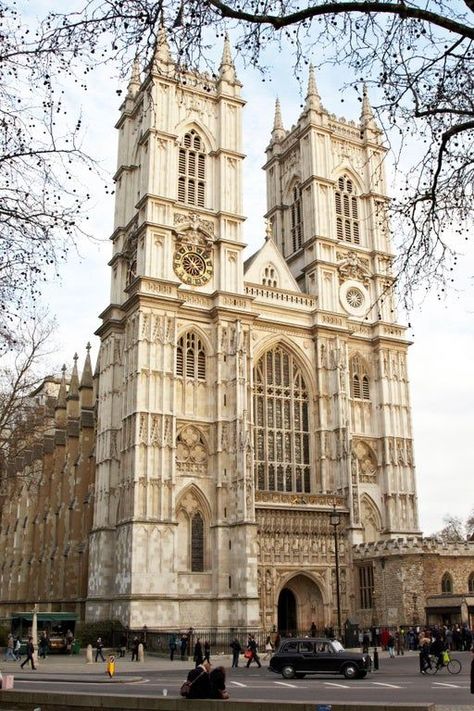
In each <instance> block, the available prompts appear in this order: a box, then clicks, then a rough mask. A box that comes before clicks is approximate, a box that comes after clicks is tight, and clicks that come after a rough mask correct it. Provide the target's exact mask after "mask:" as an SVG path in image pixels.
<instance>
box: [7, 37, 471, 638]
mask: <svg viewBox="0 0 474 711" xmlns="http://www.w3.org/2000/svg"><path fill="white" fill-rule="evenodd" d="M240 92H241V84H240V82H239V80H238V78H237V76H236V73H235V68H234V65H233V61H232V57H231V51H230V46H229V43H228V41H227V40H226V41H225V45H224V52H223V56H222V61H221V65H220V68H219V71H218V74H217V76H216V78H213V79H211V78H210V77H209V76H207V75H200V74H198V73H193V72H190V71H189V70H187V69H181V68H180V67H179V66H177V65H176V63H175V62H174V60H173V58H172V57H171V55H170V51H169V48H168V45H167V41H166V36H165V33H164V31H162V32H161V33H160V36H159V38H158V42H157V48H156V52H155V56H154V60H153V62H152V64H151V65H150V66H149V67H148V68H147V70H146V72H145V73H144V75H142V74H141V72H140V68H139V67H138V66H137V65H135V67H134V69H133V72H132V76H131V79H130V82H129V85H128V91H127V95H126V98H125V100H124V103H123V105H122V107H121V115H120V118H119V120H118V123H117V129H118V134H119V146H118V164H117V172H116V176H115V179H116V187H117V190H116V206H115V225H114V231H113V234H112V238H111V239H112V243H113V255H112V259H111V261H110V282H111V289H110V303H109V305H108V306H107V308H106V309H105V310H104V311H103V312H102V314H101V318H102V325H101V326H100V328H99V330H98V332H97V333H98V335H99V336H100V339H101V346H100V353H99V358H98V364H97V370H96V374H95V376H94V403H95V405H94V408H95V410H94V413H95V414H94V417H95V424H94V426H95V430H94V438H95V439H94V447H93V451H92V452H90V451H89V452H88V454H87V456H85V455H83V456H82V458H81V456H80V451H79V454H77V453H76V455H75V457H76V460H77V461H79V462H82V466H83V468H84V473H85V474H84V475H85V476H87V477H88V483H87V485H84V483H83V484H82V488H81V490H80V491H81V495H80V496H74V495H73V493H72V492H73V490H74V487H79V483H77V482H79V479H78V478H77V468H76V469H75V470H74V472H75V474H74V472H73V469H71V466H72V464H71V461H72V458H71V457H68V455H67V451H66V453H64V452H63V454H62V455H61V457H62V459H61V461H62V462H63V464H62V465H61V466H59V465H57V466H56V470H55V471H56V473H55V477H56V479H58V480H59V479H61V472H63V476H64V477H65V478H66V479H67V478H68V477H69V479H68V481H69V482H70V484H69V485H68V487H67V498H68V502H67V504H65V505H64V516H65V521H66V523H64V524H58V523H55V524H54V526H55V528H54V536H53V534H51V536H53V538H54V540H55V543H54V546H53V543H51V540H49V538H48V535H49V534H47V533H46V531H47V530H49V529H47V525H48V524H47V521H48V516H49V515H51V516H53V515H57V514H56V511H57V510H58V507H57V506H56V511H55V512H52V511H51V512H49V509H48V512H47V513H46V514H45V515H43V514H42V518H41V517H39V518H38V519H37V524H38V526H37V528H36V531H35V530H32V533H31V546H30V550H29V551H28V554H27V558H28V560H24V556H23V554H22V553H21V552H20V551H16V552H15V551H13V552H12V554H11V562H9V563H7V565H5V564H4V565H3V569H2V570H1V571H0V573H1V578H0V584H1V586H3V587H1V588H0V590H1V599H2V604H3V607H4V610H5V609H7V608H8V609H9V610H11V609H15V604H14V602H15V601H19V600H20V597H21V598H22V605H26V604H30V603H31V602H32V600H28V592H27V591H28V586H27V585H23V586H21V585H17V584H16V583H15V581H16V580H18V579H21V580H22V581H23V583H24V582H25V580H26V579H27V577H28V575H30V574H31V571H33V570H34V569H39V561H43V560H46V559H48V560H50V561H51V555H53V557H54V556H55V555H57V556H58V558H59V557H61V556H62V559H66V563H64V560H63V566H64V565H66V564H67V558H68V557H70V556H76V558H77V559H79V558H80V560H81V561H82V564H81V567H80V568H77V566H75V565H72V566H71V568H70V570H71V573H70V574H71V575H72V576H74V575H75V574H76V575H82V579H81V581H78V582H77V584H76V585H74V584H73V583H72V582H70V584H69V587H68V588H67V590H66V589H62V590H61V591H59V590H57V591H56V593H55V597H54V600H53V599H50V600H48V598H47V593H46V590H45V591H44V594H43V593H42V594H41V595H40V594H39V591H38V594H37V596H36V597H37V598H38V599H39V601H40V603H41V604H44V605H45V606H46V607H47V608H48V609H76V610H77V611H78V612H80V614H81V616H82V617H84V618H85V619H88V620H99V619H118V620H121V621H122V622H123V624H126V625H129V626H130V627H132V628H138V627H142V626H143V625H147V627H149V628H163V629H170V630H173V629H185V628H187V627H188V626H190V625H192V626H194V627H199V626H203V627H214V628H218V629H219V628H220V629H231V628H239V629H250V630H252V629H256V628H260V629H266V630H271V629H273V628H275V629H282V630H289V629H294V630H296V629H298V630H305V629H309V627H310V626H311V623H312V622H314V623H315V624H316V626H317V627H318V628H319V629H322V628H324V627H325V626H328V625H336V621H337V617H336V598H337V595H336V592H337V591H336V574H335V573H336V570H335V545H334V541H335V537H337V545H338V558H339V560H338V563H339V565H338V572H339V593H340V612H341V615H342V619H343V620H345V619H346V618H353V619H357V620H358V621H359V622H360V623H361V624H364V625H369V624H375V623H376V624H396V623H400V622H403V623H410V624H411V623H413V622H421V621H423V620H424V618H425V617H426V610H427V598H428V596H429V595H436V594H437V593H438V592H439V593H441V592H442V590H441V588H440V589H439V590H438V582H439V581H438V579H437V578H436V575H438V577H439V580H441V578H442V576H443V574H444V572H445V571H446V570H449V571H454V572H451V573H450V575H452V582H453V586H454V587H456V588H457V587H458V586H459V589H460V590H461V588H462V589H463V590H464V589H465V591H466V592H468V586H469V584H470V583H469V582H468V578H467V577H466V581H464V580H463V579H461V578H462V575H463V574H462V573H461V572H459V580H458V572H457V571H458V570H459V571H462V570H463V569H464V570H467V568H466V567H465V566H466V560H468V561H469V560H470V563H468V565H472V550H471V548H472V545H471V547H469V546H468V547H467V548H464V549H463V548H462V546H460V547H459V546H458V548H456V549H455V547H449V546H448V547H446V549H445V552H444V553H443V552H442V551H441V552H440V550H439V547H437V546H436V544H435V543H433V541H431V540H430V539H424V538H423V537H422V535H421V532H420V530H419V522H418V507H417V493H416V481H415V469H414V461H413V441H412V429H411V414H410V399H409V381H408V376H407V348H408V341H407V338H406V332H405V328H404V327H403V326H402V325H400V324H399V323H398V322H397V316H396V309H395V305H394V302H393V297H392V286H393V275H392V270H391V264H392V258H393V252H392V247H391V243H390V232H389V229H388V224H387V205H388V196H387V188H386V182H385V175H384V168H383V162H384V156H385V152H386V148H385V147H384V144H383V140H382V132H381V130H380V128H379V127H378V125H377V123H376V121H375V119H374V116H373V113H372V110H371V106H370V103H369V100H368V97H367V96H366V95H364V99H363V103H362V113H361V116H360V120H359V121H358V122H353V121H345V120H343V119H340V118H336V116H334V115H333V114H330V113H328V111H327V110H326V109H325V108H324V106H323V105H322V103H321V98H320V96H319V94H318V90H317V86H316V82H315V77H314V72H313V70H312V69H310V71H309V76H308V86H307V96H306V102H305V105H304V108H303V110H302V113H301V116H300V117H299V119H298V122H297V123H296V125H295V126H294V127H292V128H291V130H286V129H285V128H284V126H283V123H282V118H281V113H280V106H279V104H278V102H277V104H276V108H275V117H274V126H273V130H272V133H271V137H270V141H269V144H268V147H267V149H266V162H265V166H264V169H265V172H266V180H267V203H266V206H264V205H262V212H263V211H265V213H266V219H267V229H266V234H265V235H262V239H261V247H260V249H259V250H258V251H257V252H256V253H255V254H253V255H252V256H251V257H250V258H248V259H247V260H246V261H245V260H244V256H243V251H244V247H245V244H244V241H243V235H242V232H243V223H244V219H245V218H244V213H243V205H242V162H243V160H244V155H243V152H242V135H241V134H242V132H241V113H242V108H243V105H244V101H243V100H242V98H241V93H240ZM87 367H88V369H90V365H88V366H87ZM76 378H77V375H76ZM89 380H90V378H89V377H88V378H87V383H86V385H84V388H83V394H85V395H87V393H89V390H90V387H92V386H90V385H89ZM78 382H79V381H77V382H75V388H76V389H77V384H78ZM61 387H63V388H64V387H65V385H64V383H62V384H61ZM87 388H89V389H87ZM85 395H84V397H85ZM88 397H89V396H88V395H87V397H85V400H86V405H87V408H88V409H89V411H90V409H91V403H90V401H89V399H88ZM62 398H63V400H64V402H65V403H67V402H68V401H67V393H65V392H63V394H62ZM64 407H65V408H66V405H65V406H64ZM67 407H68V408H69V410H67V409H65V410H64V412H65V413H66V414H68V412H69V411H70V413H71V417H72V419H75V420H77V421H78V423H79V424H78V428H77V430H74V428H71V427H69V425H67V423H66V424H64V422H62V421H60V422H59V425H58V422H56V424H55V423H54V422H53V424H52V429H53V441H52V443H51V442H50V445H49V446H50V447H53V448H54V446H59V445H61V446H63V445H64V446H65V447H66V448H67V447H68V442H69V440H70V441H71V442H72V438H73V437H75V436H77V437H79V436H80V433H81V431H82V430H81V427H82V426H83V425H84V422H85V423H86V425H87V426H88V427H90V418H89V419H87V418H86V420H84V419H81V412H82V410H81V407H80V406H79V409H77V408H76V409H75V407H76V406H73V404H68V405H67ZM76 410H77V411H76ZM56 419H57V418H56ZM81 423H82V425H81ZM58 426H59V427H63V429H64V430H65V434H64V438H63V439H64V442H63V439H61V438H60V439H61V441H59V440H57V441H56V444H55V442H54V428H55V427H56V428H57V427H58ZM84 426H85V425H84ZM88 432H89V430H88ZM87 441H88V440H87ZM89 445H90V442H89V441H88V446H89ZM79 450H80V447H79ZM39 456H43V458H44V457H47V456H51V455H50V454H47V453H45V454H43V455H39ZM78 457H79V458H78ZM91 457H93V458H94V463H95V466H94V467H93V469H91V468H90V466H89V465H90V461H91ZM53 459H54V457H53ZM20 464H21V463H20ZM61 467H62V468H61ZM68 467H69V468H68ZM71 472H73V473H71ZM45 476H46V475H45ZM74 477H76V478H74ZM86 501H87V506H88V507H89V508H88V514H87V515H83V516H82V517H80V516H75V511H76V508H81V507H84V506H85V505H86V503H85V502H86ZM34 505H35V504H33V506H34ZM15 506H16V507H17V502H12V501H10V502H8V501H5V500H4V502H3V522H2V537H3V538H2V540H3V541H4V542H5V541H6V538H5V537H4V532H5V526H6V523H5V526H4V522H6V520H7V518H6V517H7V515H9V516H10V517H11V518H12V520H13V518H14V517H15V515H16V516H17V518H18V514H15V511H17V509H15ZM41 506H42V507H43V509H44V507H46V508H47V507H48V503H47V497H46V498H44V497H43V499H42V504H41ZM75 507H76V508H75ZM43 509H42V511H43ZM8 512H9V513H8ZM334 513H336V514H337V516H338V522H339V523H338V525H337V526H334V525H333V523H334V520H335V519H334V518H331V515H334ZM30 520H33V519H30ZM71 521H72V522H73V525H74V526H76V528H75V529H74V530H75V535H74V536H73V537H72V539H71V537H69V539H70V542H69V544H68V545H69V549H68V550H67V551H66V553H65V551H64V546H65V542H64V540H61V535H62V536H63V538H64V537H65V536H66V533H67V530H69V529H68V526H70V525H72V524H71V523H70V522H71ZM43 522H46V523H43ZM81 522H82V523H81ZM28 525H29V524H25V526H26V527H27V528H28ZM60 526H62V528H60ZM81 526H82V527H81ZM58 527H59V528H58ZM41 531H43V533H41ZM61 532H62V533H61ZM28 535H29V534H28ZM35 536H36V538H35ZM25 540H28V541H29V538H27V539H25ZM71 540H72V543H71ZM53 548H54V549H53ZM79 548H80V553H79ZM15 555H16V556H17V558H15ZM443 555H444V558H443ZM18 556H20V560H19V559H18ZM448 559H449V560H448ZM435 560H436V561H437V562H436V564H435V563H434V562H433V561H435ZM440 560H441V563H439V561H440ZM84 561H85V563H86V564H84ZM427 561H428V563H427ZM429 561H431V562H429ZM443 561H444V562H443ZM438 564H439V565H438ZM48 565H50V566H51V563H49V564H48ZM35 566H36V568H35ZM427 566H428V567H429V569H430V570H431V571H432V573H431V574H432V576H433V579H432V581H431V582H430V583H429V585H428V587H429V589H426V590H423V585H422V581H423V579H425V580H427V579H429V576H428V577H427V576H426V575H425V572H424V571H426V569H427ZM436 566H438V567H436ZM74 570H76V573H74ZM400 570H402V571H403V570H404V571H405V572H406V573H407V574H400ZM469 570H470V569H469ZM436 571H438V573H437V572H436ZM408 573H409V574H408ZM468 574H469V571H468V572H467V573H466V575H468ZM7 581H10V582H9V583H8V584H7ZM11 581H13V582H11ZM8 585H9V587H8ZM430 586H431V587H430ZM20 589H21V592H20ZM451 592H452V593H455V592H456V590H455V589H454V588H453V589H452V590H451ZM473 594H474V577H473ZM18 604H19V603H18ZM8 606H9V607H8ZM48 606H49V607H48ZM463 614H464V616H465V614H466V612H465V611H464V613H463Z"/></svg>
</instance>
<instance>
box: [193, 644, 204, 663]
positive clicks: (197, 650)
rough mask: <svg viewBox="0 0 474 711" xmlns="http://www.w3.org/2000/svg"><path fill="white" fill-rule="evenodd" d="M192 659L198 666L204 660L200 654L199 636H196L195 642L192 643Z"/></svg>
mask: <svg viewBox="0 0 474 711" xmlns="http://www.w3.org/2000/svg"><path fill="white" fill-rule="evenodd" d="M193 659H194V661H195V663H196V666H197V667H199V666H200V665H201V664H202V663H203V661H204V657H203V654H202V644H201V640H200V639H199V637H198V638H197V640H196V644H195V645H194V655H193Z"/></svg>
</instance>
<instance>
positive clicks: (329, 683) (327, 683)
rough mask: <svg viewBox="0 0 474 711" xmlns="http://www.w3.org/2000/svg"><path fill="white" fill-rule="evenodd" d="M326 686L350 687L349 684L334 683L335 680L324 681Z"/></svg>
mask: <svg viewBox="0 0 474 711" xmlns="http://www.w3.org/2000/svg"><path fill="white" fill-rule="evenodd" d="M324 683H325V684H326V686H338V687H339V688H340V689H350V688H351V687H350V686H349V684H336V682H335V681H325V682H324Z"/></svg>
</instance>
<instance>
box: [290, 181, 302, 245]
mask: <svg viewBox="0 0 474 711" xmlns="http://www.w3.org/2000/svg"><path fill="white" fill-rule="evenodd" d="M291 241H292V248H293V252H296V251H297V250H298V249H300V247H301V245H302V244H303V210H302V197H301V187H300V186H299V185H296V186H295V188H294V189H293V203H292V205H291Z"/></svg>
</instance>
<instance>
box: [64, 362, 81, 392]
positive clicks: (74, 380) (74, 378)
mask: <svg viewBox="0 0 474 711" xmlns="http://www.w3.org/2000/svg"><path fill="white" fill-rule="evenodd" d="M78 358H79V356H78V355H77V353H74V365H73V368H72V374H71V380H70V382H69V392H68V394H67V398H66V399H67V400H79V376H78V374H77V360H78Z"/></svg>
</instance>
